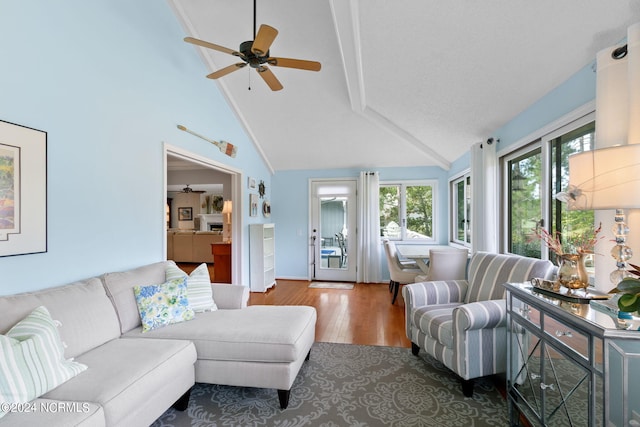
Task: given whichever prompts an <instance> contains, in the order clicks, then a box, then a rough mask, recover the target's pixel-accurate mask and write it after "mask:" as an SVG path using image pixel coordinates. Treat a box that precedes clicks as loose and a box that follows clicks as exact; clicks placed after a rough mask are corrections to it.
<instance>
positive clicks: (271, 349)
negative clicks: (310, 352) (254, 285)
mask: <svg viewBox="0 0 640 427" xmlns="http://www.w3.org/2000/svg"><path fill="white" fill-rule="evenodd" d="M315 321H316V311H315V309H314V308H313V307H307V306H262V305H254V306H250V307H247V308H243V309H241V310H217V311H212V312H206V313H197V314H196V317H195V319H194V320H191V321H189V322H184V323H178V324H175V325H171V326H168V327H166V328H161V329H156V330H153V331H150V332H147V333H144V334H143V333H142V328H136V329H134V330H132V331H130V332H128V333H127V334H125V335H124V337H127V338H139V337H143V338H170V339H188V340H191V341H193V343H194V344H195V346H196V350H197V352H198V359H199V360H227V361H250V362H293V361H295V360H298V359H299V358H300V353H301V352H302V351H303V350H302V348H301V347H302V344H301V343H300V337H301V336H302V335H303V333H304V331H305V329H306V328H307V327H308V325H309V324H311V323H312V324H315Z"/></svg>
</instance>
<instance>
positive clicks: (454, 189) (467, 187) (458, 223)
mask: <svg viewBox="0 0 640 427" xmlns="http://www.w3.org/2000/svg"><path fill="white" fill-rule="evenodd" d="M449 194H450V196H451V197H450V204H451V209H450V212H451V227H450V241H451V242H452V243H456V244H459V245H464V246H471V174H470V173H469V172H467V173H465V174H463V175H461V176H459V177H458V178H454V179H453V180H451V182H450V193H449Z"/></svg>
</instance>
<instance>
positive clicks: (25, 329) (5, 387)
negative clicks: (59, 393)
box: [0, 306, 87, 418]
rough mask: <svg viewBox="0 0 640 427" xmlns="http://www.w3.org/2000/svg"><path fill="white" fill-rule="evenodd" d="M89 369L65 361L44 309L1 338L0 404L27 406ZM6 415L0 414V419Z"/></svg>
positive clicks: (0, 412) (0, 411)
mask: <svg viewBox="0 0 640 427" xmlns="http://www.w3.org/2000/svg"><path fill="white" fill-rule="evenodd" d="M85 369H87V366H86V365H83V364H82V363H77V362H73V361H72V360H65V358H64V347H63V345H62V341H61V340H60V335H59V334H58V329H57V328H56V324H55V322H54V321H53V319H52V318H51V315H50V314H49V310H47V309H46V307H44V306H40V307H38V308H36V309H35V310H33V311H32V312H31V314H29V315H28V316H27V317H25V318H24V319H23V320H21V321H20V322H18V323H17V324H16V325H15V326H13V327H12V328H11V329H10V330H9V332H7V334H6V335H0V402H2V403H26V402H29V401H31V400H33V399H35V398H37V397H40V396H42V395H43V394H45V393H46V392H48V391H49V390H53V389H54V388H56V387H58V386H59V385H60V384H62V383H64V382H65V381H68V380H70V379H71V378H73V377H75V376H76V375H78V374H79V373H80V372H82V371H84V370H85ZM5 414H6V413H5V412H2V410H0V418H2V417H3V416H4V415H5Z"/></svg>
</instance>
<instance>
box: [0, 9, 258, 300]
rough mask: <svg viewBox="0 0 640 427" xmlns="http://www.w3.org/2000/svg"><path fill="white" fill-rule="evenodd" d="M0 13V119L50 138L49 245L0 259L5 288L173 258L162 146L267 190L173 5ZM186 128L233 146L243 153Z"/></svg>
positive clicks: (40, 285)
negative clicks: (166, 243) (166, 241)
mask: <svg viewBox="0 0 640 427" xmlns="http://www.w3.org/2000/svg"><path fill="white" fill-rule="evenodd" d="M0 11H1V12H0V52H1V53H2V54H1V58H2V60H1V61H2V66H1V67H0V119H1V120H5V121H8V122H13V123H18V124H21V125H24V126H28V127H32V128H36V129H39V130H43V131H46V132H47V136H48V183H47V184H48V204H47V207H48V210H47V219H48V252H47V253H42V254H34V255H21V256H12V257H3V258H0V294H10V293H15V292H21V291H28V290H33V289H39V288H45V287H50V286H54V285H59V284H64V283H68V282H71V281H74V280H78V279H82V278H86V277H90V276H94V275H98V274H102V273H104V272H107V271H115V270H122V269H126V268H130V267H135V266H139V265H142V264H145V263H149V262H155V261H159V260H162V259H164V258H165V254H164V253H163V250H162V248H163V238H164V237H163V236H164V224H163V211H164V203H165V193H164V187H163V175H164V170H163V143H165V142H166V143H168V144H171V145H173V146H177V147H180V148H182V149H185V150H188V151H191V152H194V153H196V154H198V155H200V156H205V157H208V158H211V159H213V160H215V161H217V162H220V163H225V164H228V165H229V166H231V167H233V168H235V169H238V170H241V171H243V172H244V173H246V174H247V175H250V176H254V177H256V178H258V179H262V180H264V181H265V183H266V185H267V189H268V191H269V190H270V188H271V180H270V174H269V171H268V169H267V168H266V167H265V165H264V163H263V161H262V159H261V157H260V156H259V154H258V153H257V152H256V150H255V149H254V147H253V145H252V143H251V141H250V140H249V138H248V137H247V135H246V133H245V132H244V130H243V128H242V126H241V125H240V124H239V122H238V121H237V119H236V117H235V115H234V113H233V112H232V111H231V109H230V108H229V107H228V106H227V103H226V102H225V100H224V98H223V96H222V95H221V94H220V92H219V90H218V89H217V86H216V84H215V83H214V82H212V81H210V80H208V79H206V78H205V77H204V76H205V75H206V74H207V73H208V70H206V68H205V66H204V64H203V63H202V60H201V59H200V57H199V56H198V55H197V53H196V51H195V50H194V48H193V47H192V46H191V45H188V44H186V43H184V42H183V41H182V39H183V37H184V36H185V35H186V34H184V31H183V30H182V28H181V26H180V25H179V23H178V21H177V19H176V17H175V16H174V15H173V13H172V11H171V9H170V7H169V5H168V3H167V2H165V1H158V0H135V1H131V0H91V1H84V0H58V1H53V2H52V1H48V0H29V1H15V0H0ZM178 123H181V124H184V125H185V126H187V127H189V128H191V129H194V130H196V131H198V132H199V133H201V134H204V135H208V136H210V137H211V138H215V139H224V140H227V141H231V142H233V143H234V144H236V145H238V146H239V154H238V156H237V158H235V159H231V158H229V157H225V156H224V155H223V154H221V153H220V151H219V150H218V149H217V148H215V147H214V146H213V145H211V144H208V143H206V142H204V141H202V140H200V139H198V138H195V137H194V136H192V135H189V134H187V133H185V132H181V131H179V130H178V129H177V128H176V124H178ZM246 211H247V212H243V217H244V221H245V224H247V223H249V222H255V221H256V219H254V218H249V217H248V209H247V210H246ZM247 236H248V233H246V232H245V243H246V244H245V247H246V246H248V241H247ZM243 259H244V260H246V259H247V257H246V256H245V257H243ZM244 264H245V265H244V266H243V270H244V271H245V272H246V271H248V267H247V265H248V264H247V262H246V261H244ZM245 275H246V273H245Z"/></svg>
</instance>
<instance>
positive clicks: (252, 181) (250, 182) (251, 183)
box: [247, 177, 256, 190]
mask: <svg viewBox="0 0 640 427" xmlns="http://www.w3.org/2000/svg"><path fill="white" fill-rule="evenodd" d="M247 187H249V189H250V190H255V189H256V179H255V178H251V177H249V178H248V179H247Z"/></svg>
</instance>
